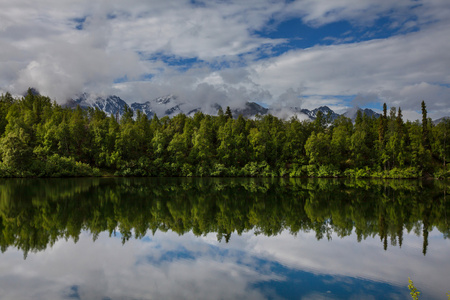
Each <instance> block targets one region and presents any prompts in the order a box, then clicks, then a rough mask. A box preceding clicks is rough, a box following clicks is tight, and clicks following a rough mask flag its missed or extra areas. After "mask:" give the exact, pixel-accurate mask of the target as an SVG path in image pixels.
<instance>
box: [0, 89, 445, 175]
mask: <svg viewBox="0 0 450 300" xmlns="http://www.w3.org/2000/svg"><path fill="white" fill-rule="evenodd" d="M422 109H423V120H422V123H419V121H417V122H406V123H404V122H403V120H402V113H401V109H400V108H399V109H398V110H397V109H396V108H394V107H392V108H391V110H390V114H389V116H388V115H387V107H386V105H384V107H383V115H382V117H380V119H379V120H377V119H375V118H373V117H372V118H371V117H368V116H366V115H365V114H362V113H361V112H359V113H358V115H357V118H356V121H355V124H353V123H352V122H351V120H350V119H348V118H345V117H343V116H341V117H339V118H337V119H336V120H335V121H334V122H333V123H331V124H330V119H329V116H328V117H327V116H323V115H322V114H319V115H318V116H317V118H316V120H315V121H313V122H309V121H302V122H301V121H299V120H298V119H297V118H291V119H290V120H288V121H284V120H281V119H279V118H277V117H274V116H272V115H265V116H263V117H261V116H260V117H258V118H256V120H250V119H245V118H243V117H242V116H241V115H240V116H238V117H237V118H235V119H234V118H233V115H232V113H231V109H229V108H227V110H226V112H225V113H224V112H223V111H222V110H220V111H219V114H218V116H210V115H205V114H203V113H201V112H198V113H196V114H195V115H194V116H193V117H187V116H185V115H183V114H179V115H177V116H175V117H173V118H169V117H163V118H161V119H159V118H158V117H157V116H156V115H155V116H153V118H152V119H151V120H149V119H148V118H147V116H146V115H144V114H143V113H142V112H140V111H138V112H137V113H136V115H135V116H134V115H133V112H132V111H131V110H129V109H127V110H126V112H125V114H124V116H123V117H122V118H121V120H120V121H118V120H117V117H116V116H107V115H106V114H105V113H103V112H101V111H100V110H98V109H92V108H90V109H87V110H83V109H82V108H80V107H77V108H76V109H68V108H63V107H61V106H59V105H57V104H56V103H51V102H50V99H49V98H47V97H44V96H40V95H36V94H34V93H33V92H32V91H31V90H30V91H29V92H28V94H27V95H26V96H25V97H23V98H21V99H14V98H13V97H12V96H11V95H10V94H9V93H6V94H5V95H2V96H1V97H0V162H1V171H0V176H1V177H15V176H17V177H24V176H56V174H60V176H76V174H77V173H76V172H80V173H79V175H80V176H86V174H91V173H92V172H90V171H89V172H88V171H86V170H85V168H82V167H79V168H75V167H74V166H75V165H76V163H77V162H79V163H83V164H85V165H88V166H90V167H91V168H101V169H102V170H103V172H106V173H109V174H116V175H117V176H188V177H190V176H202V177H204V176H213V177H219V176H220V177H222V176H245V177H301V176H310V177H339V176H344V177H352V178H365V177H379V178H414V177H421V176H422V175H423V176H430V177H431V176H434V177H436V178H440V179H444V178H448V169H447V162H448V160H449V159H450V121H449V120H446V121H443V122H441V123H440V124H438V125H437V126H432V124H431V122H430V121H429V120H428V119H427V118H426V109H425V104H424V103H422ZM397 112H398V113H397ZM55 155H57V156H55ZM58 159H59V160H58ZM65 159H71V162H73V163H69V162H68V161H65ZM40 165H42V168H41V166H40ZM59 165H63V166H67V167H68V168H69V169H68V170H67V171H64V170H62V169H61V168H59V167H58V166H59ZM83 166H84V165H83Z"/></svg>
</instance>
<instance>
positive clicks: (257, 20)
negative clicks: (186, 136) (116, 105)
mask: <svg viewBox="0 0 450 300" xmlns="http://www.w3.org/2000/svg"><path fill="white" fill-rule="evenodd" d="M290 20H291V21H292V20H296V21H297V23H294V24H296V25H295V28H290V29H289V30H292V31H294V30H297V32H296V33H295V34H292V33H290V32H289V30H287V29H286V28H284V29H282V28H283V27H282V26H281V25H282V24H283V23H285V22H287V21H290ZM327 26H328V27H327ZM340 26H341V27H342V26H344V27H345V32H344V31H343V30H342V31H339V30H338V29H339V28H340ZM325 29H326V32H321V30H325ZM308 30H309V31H311V32H313V34H312V35H308V34H307V33H306V32H307V31H308ZM449 34H450V3H449V2H448V1H446V0H419V1H413V0H400V1H394V2H392V1H388V0H381V1H376V2H375V1H371V0H363V1H361V0H340V1H326V0H324V1H313V0H298V1H281V0H280V1H273V0H262V1H260V0H251V1H245V2H243V1H225V2H224V1H182V0H175V1H170V2H167V1H166V2H162V1H143V0H131V1H127V2H123V1H119V0H111V1H95V2H92V1H87V0H80V1H78V0H77V1H74V0H71V1H63V2H61V1H56V0H44V1H39V2H35V1H30V0H16V1H8V0H3V1H2V10H1V11H0V42H1V45H2V48H1V50H0V90H2V91H10V92H12V93H15V94H21V93H23V92H24V91H25V90H26V89H27V88H28V87H30V86H32V87H35V88H37V89H38V90H39V91H40V92H41V93H43V94H46V95H49V96H50V97H51V98H52V99H54V100H57V101H58V102H61V103H62V102H64V101H65V100H66V99H67V98H69V97H72V96H74V95H75V94H78V93H81V92H93V93H97V94H99V93H100V94H102V93H103V94H117V95H119V96H121V97H123V98H124V99H126V100H128V101H130V102H133V101H145V100H150V99H153V98H156V97H159V96H163V95H167V94H179V95H178V96H179V97H180V98H183V97H184V100H185V101H189V102H192V103H193V106H196V105H199V106H202V105H210V104H211V103H212V102H213V101H215V102H217V99H219V100H220V101H222V104H224V103H225V102H226V105H230V106H237V105H240V104H242V103H244V102H245V101H259V102H264V103H267V104H274V103H277V102H278V101H285V100H284V99H285V95H286V93H291V91H295V94H294V95H293V99H294V102H295V104H296V106H301V107H303V108H315V107H317V106H319V105H329V106H330V107H332V108H335V109H337V110H339V109H340V110H344V109H345V108H346V107H349V106H352V105H362V106H364V105H374V103H378V107H379V106H380V105H379V104H380V103H383V102H386V103H387V104H388V106H396V107H398V106H401V107H402V110H403V111H404V113H405V116H406V115H408V114H409V115H411V116H414V112H417V111H419V109H420V105H419V104H420V102H421V101H422V100H425V101H426V103H427V106H428V111H429V114H430V116H432V117H440V116H443V115H450V105H448V103H450V96H449V95H450V93H449V89H450V73H449V72H448V70H449V69H450V51H449V50H450V40H449V39H448V38H446V37H447V36H448V35H449ZM299 41H301V42H302V43H304V44H299ZM313 99H314V101H313ZM374 107H377V106H376V105H375V106H374Z"/></svg>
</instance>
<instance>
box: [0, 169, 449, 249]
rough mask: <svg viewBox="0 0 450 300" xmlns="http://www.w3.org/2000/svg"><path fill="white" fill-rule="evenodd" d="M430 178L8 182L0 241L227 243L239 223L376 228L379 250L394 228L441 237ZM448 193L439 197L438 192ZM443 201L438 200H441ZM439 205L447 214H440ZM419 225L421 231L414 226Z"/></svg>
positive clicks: (33, 245) (249, 226) (28, 244)
mask: <svg viewBox="0 0 450 300" xmlns="http://www.w3.org/2000/svg"><path fill="white" fill-rule="evenodd" d="M439 184H441V183H439V182H436V183H423V184H422V183H420V182H416V181H413V182H403V181H391V182H384V181H370V182H364V181H360V182H359V181H357V182H355V181H348V182H343V181H338V182H336V181H327V180H289V181H283V180H280V181H273V180H252V179H230V180H226V179H210V180H206V179H205V180H203V179H199V180H194V179H192V180H189V179H124V178H114V179H99V178H97V179H79V180H78V179H77V180H75V179H74V180H9V181H2V182H1V183H0V192H1V197H2V198H1V201H0V216H1V217H0V230H1V232H2V234H1V235H0V246H1V249H2V251H5V250H6V249H7V248H8V247H9V246H12V245H14V246H16V247H18V248H20V249H22V250H23V251H24V253H25V254H26V253H28V251H36V250H37V251H39V250H43V249H45V248H46V247H47V246H48V245H52V244H53V243H55V242H56V241H57V240H58V239H59V238H62V237H64V238H69V237H71V238H73V239H74V240H75V241H76V240H77V239H78V236H79V234H80V232H81V231H82V229H87V230H89V231H90V232H91V233H92V234H93V235H94V237H95V236H97V235H98V234H99V233H101V232H103V231H107V232H109V233H112V232H115V230H116V229H119V231H120V233H121V235H122V238H123V241H124V242H125V241H127V240H128V239H129V238H130V237H131V236H133V234H134V235H135V236H136V237H143V236H144V235H145V234H146V233H147V231H149V230H150V231H152V232H155V231H158V230H162V231H167V230H168V229H170V230H172V231H174V232H177V233H179V234H184V233H187V232H190V231H192V232H193V233H194V234H196V235H203V234H206V233H210V232H215V233H217V237H218V239H219V240H222V239H225V240H226V241H228V240H229V239H230V237H231V235H232V233H233V232H237V233H242V232H245V231H248V230H255V231H256V232H259V233H263V234H265V235H277V234H279V233H281V232H282V231H284V230H289V232H291V233H294V234H295V233H297V232H299V231H310V230H313V231H314V232H315V234H316V237H317V239H322V238H324V237H327V238H329V237H330V235H331V233H333V232H335V233H337V234H338V235H339V236H341V237H343V236H349V235H350V234H351V233H352V232H353V231H355V233H356V235H357V238H358V240H359V241H361V240H362V239H365V238H366V237H369V236H374V235H379V236H380V238H381V239H382V241H383V243H384V247H385V248H387V244H388V240H390V241H391V243H394V242H393V241H395V243H398V245H400V246H401V244H402V239H403V237H402V233H403V231H404V230H405V229H406V230H408V231H411V230H415V231H422V232H423V238H424V249H423V251H424V253H426V250H427V249H426V248H427V244H428V241H427V238H428V231H429V230H431V229H432V228H433V227H436V228H438V229H439V230H440V231H441V232H442V233H443V234H444V236H446V237H449V236H450V228H449V225H448V224H449V220H448V219H447V218H446V217H445V216H450V211H448V210H449V207H450V206H449V204H448V201H449V200H445V198H444V197H443V193H444V192H443V189H441V188H439ZM447 199H449V197H447ZM446 201H447V202H446ZM446 210H447V211H446ZM422 227H423V228H422Z"/></svg>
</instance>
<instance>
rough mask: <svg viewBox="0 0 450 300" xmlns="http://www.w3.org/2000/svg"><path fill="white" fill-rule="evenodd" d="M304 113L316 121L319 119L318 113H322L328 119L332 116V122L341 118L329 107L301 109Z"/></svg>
mask: <svg viewBox="0 0 450 300" xmlns="http://www.w3.org/2000/svg"><path fill="white" fill-rule="evenodd" d="M300 111H301V112H302V113H304V114H305V115H307V116H308V117H309V118H310V119H311V120H315V119H316V118H317V113H318V112H319V111H320V112H322V114H323V116H324V117H327V116H328V115H330V117H331V121H334V120H335V119H336V118H337V117H339V114H337V113H335V112H334V111H333V110H332V109H331V108H329V107H328V106H321V107H319V108H315V109H313V110H308V109H301V110H300Z"/></svg>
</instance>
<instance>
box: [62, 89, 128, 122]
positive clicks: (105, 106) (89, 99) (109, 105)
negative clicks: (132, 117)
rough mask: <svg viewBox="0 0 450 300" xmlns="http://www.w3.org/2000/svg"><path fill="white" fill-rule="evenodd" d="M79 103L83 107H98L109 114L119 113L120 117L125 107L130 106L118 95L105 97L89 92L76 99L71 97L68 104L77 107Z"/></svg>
mask: <svg viewBox="0 0 450 300" xmlns="http://www.w3.org/2000/svg"><path fill="white" fill-rule="evenodd" d="M77 105H79V106H80V107H81V108H88V107H93V108H98V109H99V110H101V111H104V112H105V113H106V114H107V115H118V116H119V118H120V117H122V115H123V114H124V112H125V107H128V108H129V106H128V104H127V103H126V102H125V101H123V100H122V99H121V98H120V97H118V96H108V97H106V98H104V97H101V96H94V95H89V94H87V93H84V94H82V95H81V96H79V97H78V98H76V99H71V100H69V101H68V103H67V106H69V107H76V106H77Z"/></svg>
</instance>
